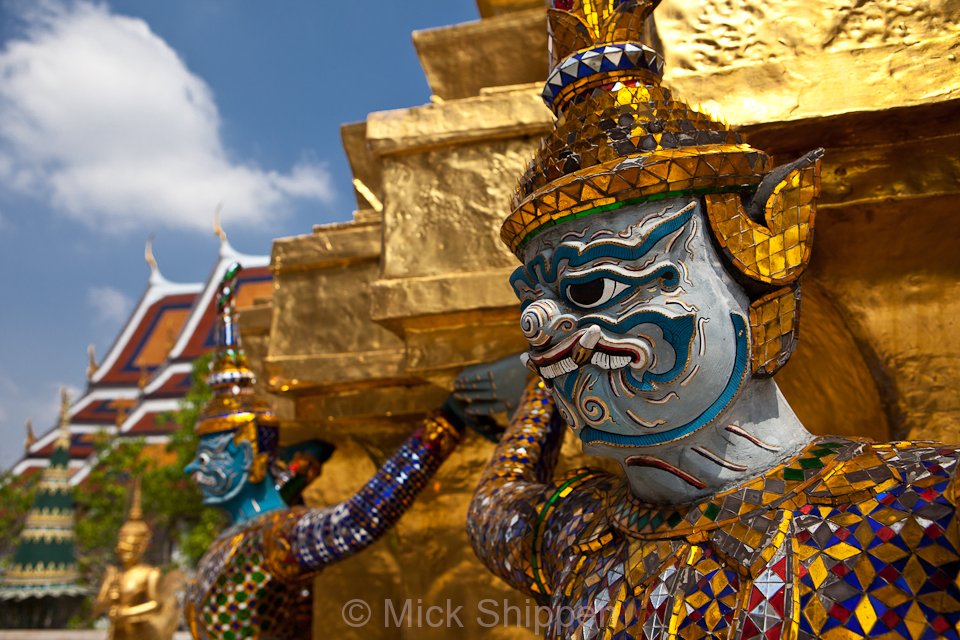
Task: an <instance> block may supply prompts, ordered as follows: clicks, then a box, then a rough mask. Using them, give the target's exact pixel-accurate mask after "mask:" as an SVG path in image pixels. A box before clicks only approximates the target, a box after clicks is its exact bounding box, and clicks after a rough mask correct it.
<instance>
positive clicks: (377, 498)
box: [265, 413, 463, 579]
mask: <svg viewBox="0 0 960 640" xmlns="http://www.w3.org/2000/svg"><path fill="white" fill-rule="evenodd" d="M462 431H463V426H462V425H461V424H460V423H459V420H458V419H457V418H456V417H455V416H452V415H448V414H446V413H438V414H436V415H433V416H430V417H428V418H426V419H424V421H423V424H422V425H421V426H420V427H419V428H418V429H417V430H416V431H415V432H414V433H413V435H411V436H410V437H409V438H407V440H406V442H404V443H403V445H401V446H400V448H399V449H397V451H396V452H394V454H393V455H392V456H390V458H389V459H388V460H387V461H386V462H385V463H384V464H383V466H382V467H380V469H379V470H378V471H377V472H376V474H374V476H373V477H372V478H371V479H370V480H369V481H368V482H367V484H366V485H364V486H363V488H361V489H360V490H359V491H358V492H357V493H356V494H354V495H353V497H351V498H350V499H348V500H346V501H344V502H341V503H340V504H337V505H332V506H329V507H325V508H322V509H307V508H303V507H300V508H296V509H290V510H288V512H287V513H286V514H285V517H282V518H280V519H278V521H277V522H276V524H275V525H274V527H273V529H272V530H271V532H270V534H269V535H268V536H267V539H266V541H265V547H266V556H267V565H268V567H269V569H270V571H271V572H272V573H273V574H274V575H277V576H280V577H282V578H284V579H296V578H303V577H308V576H310V575H311V574H314V573H317V572H319V571H321V570H322V569H323V568H324V567H326V566H327V565H328V564H332V563H334V562H337V561H339V560H342V559H343V558H345V557H347V556H350V555H353V554H354V553H357V552H358V551H361V550H363V549H365V548H366V547H368V546H369V545H370V544H372V543H373V542H374V541H375V540H377V538H379V537H380V536H382V535H383V534H384V533H386V532H387V530H389V529H390V527H392V526H393V525H394V524H395V523H396V522H397V520H399V519H400V516H402V515H403V514H404V512H405V511H406V510H407V509H408V508H409V507H410V505H411V504H412V503H413V500H414V499H415V498H416V496H417V494H418V493H420V491H421V490H422V489H423V488H424V487H425V486H426V485H427V482H428V481H429V480H430V478H431V477H432V476H433V474H434V473H435V472H436V470H437V469H438V468H439V467H440V464H441V463H442V462H443V461H444V460H446V458H447V457H448V456H449V455H450V453H451V452H452V451H453V450H454V449H455V448H456V446H457V444H458V443H459V442H460V438H461V433H462Z"/></svg>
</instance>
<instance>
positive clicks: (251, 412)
mask: <svg viewBox="0 0 960 640" xmlns="http://www.w3.org/2000/svg"><path fill="white" fill-rule="evenodd" d="M241 269H242V267H241V266H240V264H239V263H237V262H234V263H232V264H231V265H229V266H228V267H227V270H226V272H225V273H224V274H223V278H222V279H221V281H220V286H219V289H218V291H217V298H216V304H217V315H218V316H219V318H218V326H217V350H216V352H215V353H214V355H213V360H212V361H211V362H210V375H209V376H208V377H207V383H208V384H209V385H210V388H211V390H212V391H213V397H211V398H210V400H209V401H208V403H207V405H206V406H205V407H204V410H203V412H202V413H201V415H200V419H199V420H198V421H197V425H196V432H197V434H198V435H201V436H203V435H208V434H212V433H223V432H231V431H232V432H236V434H237V437H238V438H242V439H246V440H250V441H251V442H252V443H253V444H254V445H255V451H256V450H258V449H259V450H261V451H263V450H264V449H265V448H269V449H271V450H272V448H274V447H275V446H276V437H277V434H276V430H277V426H278V423H277V418H276V416H274V414H273V411H272V410H271V409H270V406H269V404H267V402H266V401H265V400H264V399H263V398H261V397H260V396H259V395H258V394H257V393H256V391H255V389H254V384H255V383H256V377H255V376H254V374H253V371H251V370H250V368H249V366H247V356H246V354H245V353H244V351H243V346H242V343H241V338H240V329H239V326H238V324H237V318H236V293H237V277H238V275H239V274H240V271H241ZM271 432H272V433H271ZM258 443H259V444H258Z"/></svg>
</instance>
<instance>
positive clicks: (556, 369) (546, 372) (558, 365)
mask: <svg viewBox="0 0 960 640" xmlns="http://www.w3.org/2000/svg"><path fill="white" fill-rule="evenodd" d="M576 370H577V363H576V362H574V361H573V358H564V359H563V360H561V361H559V362H554V363H553V364H551V365H547V366H546V367H543V368H542V369H540V375H541V376H543V377H544V378H547V379H552V378H556V377H557V376H562V375H563V374H565V373H570V372H571V371H576Z"/></svg>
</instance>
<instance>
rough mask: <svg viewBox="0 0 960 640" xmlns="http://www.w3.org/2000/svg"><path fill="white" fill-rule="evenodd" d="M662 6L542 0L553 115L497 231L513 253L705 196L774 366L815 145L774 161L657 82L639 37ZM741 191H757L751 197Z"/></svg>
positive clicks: (781, 350) (809, 194)
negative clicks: (631, 213) (657, 205)
mask: <svg viewBox="0 0 960 640" xmlns="http://www.w3.org/2000/svg"><path fill="white" fill-rule="evenodd" d="M659 1H660V0H552V2H551V6H550V8H548V10H547V25H548V30H549V36H550V58H551V69H552V70H551V72H550V75H549V77H548V79H547V83H546V85H545V87H544V90H543V94H542V96H543V99H544V101H545V102H546V103H547V105H548V106H549V107H550V108H551V109H553V111H554V113H555V114H556V115H557V121H556V123H555V125H554V128H553V130H552V131H551V132H550V133H549V134H548V135H547V136H546V137H545V138H544V139H543V141H542V142H541V144H540V148H539V149H538V151H537V153H536V155H535V156H534V158H533V160H532V161H531V162H530V165H529V166H528V168H527V170H526V171H525V172H524V174H523V176H522V177H521V178H520V184H519V185H518V187H517V191H516V193H515V195H514V198H513V202H512V207H511V211H512V213H511V214H510V215H509V216H508V217H507V219H506V220H505V221H504V223H503V226H502V228H501V230H500V235H501V238H502V239H503V241H504V243H506V244H507V246H508V247H509V248H510V250H511V251H513V252H514V253H515V254H516V255H517V256H518V257H520V256H521V252H522V249H523V246H524V244H525V243H526V242H528V241H529V240H530V239H531V238H533V237H534V236H536V235H537V234H538V233H540V232H542V231H544V230H545V229H548V228H550V227H551V226H553V225H556V224H559V223H560V222H564V221H567V220H574V219H577V218H580V217H584V216H587V215H594V214H597V213H603V212H605V211H611V210H614V209H618V208H620V207H623V206H627V205H631V204H636V203H640V202H648V201H652V200H659V199H664V198H671V197H677V196H685V195H693V196H702V197H703V199H704V202H705V205H706V210H707V215H708V217H709V219H710V226H711V230H712V232H713V234H714V236H715V237H716V238H717V241H718V244H719V245H720V247H721V249H722V250H723V253H724V255H725V256H726V258H727V259H728V261H729V262H730V263H731V264H732V265H733V266H734V267H735V270H736V271H737V272H738V273H739V274H741V275H742V276H743V277H744V279H745V280H746V281H748V282H747V284H748V289H750V290H751V293H753V294H755V295H756V294H759V295H760V296H761V297H762V299H763V300H764V302H762V303H760V301H757V302H755V306H756V305H757V304H758V303H759V304H760V306H759V307H758V308H757V309H754V308H751V318H752V319H753V316H754V315H756V316H757V322H759V323H760V324H759V325H758V326H757V327H758V328H755V332H754V338H755V339H754V371H755V372H756V373H759V374H762V375H770V374H772V373H773V372H774V371H776V370H777V369H778V368H779V367H780V366H782V365H783V364H784V363H785V362H786V359H787V358H788V357H789V355H790V353H791V352H792V351H793V348H794V345H795V340H796V316H797V312H796V305H797V302H798V300H799V289H798V288H797V284H796V280H797V278H798V277H799V276H800V274H801V273H802V272H803V270H804V268H805V267H806V265H807V263H808V261H809V259H810V245H811V242H812V237H813V217H814V206H815V201H816V198H817V195H818V194H819V186H820V179H819V176H820V174H819V159H820V156H821V152H820V151H817V152H814V153H811V154H807V155H806V156H804V157H803V158H801V159H800V160H798V161H797V162H795V163H793V164H791V165H788V166H787V167H781V168H778V169H773V167H772V164H771V162H770V159H769V157H768V156H767V155H766V154H765V153H764V152H762V151H760V150H758V149H754V148H752V147H751V146H749V145H748V144H745V143H744V142H743V141H742V140H741V138H740V135H739V134H738V133H737V132H736V131H733V130H731V129H730V128H729V127H727V125H725V124H724V123H722V122H717V121H716V120H714V119H713V118H711V117H710V116H709V115H707V114H704V113H701V112H699V111H696V110H695V109H693V108H691V107H690V106H689V105H687V104H686V103H685V102H683V101H680V100H678V99H676V98H675V97H674V96H673V95H672V93H671V92H670V90H669V89H667V88H665V87H662V86H661V85H660V79H661V77H662V75H663V57H662V56H661V55H660V53H659V52H657V51H655V50H654V49H652V48H650V47H649V46H647V45H645V44H642V43H641V40H642V39H643V29H644V23H645V22H646V20H647V18H648V17H649V16H650V14H651V13H652V12H653V10H654V9H655V8H656V6H657V4H659ZM744 196H752V197H753V202H752V203H751V204H750V205H749V206H745V205H744ZM748 199H749V198H748ZM754 284H755V285H757V287H754V286H753V285H754ZM774 289H776V290H774ZM764 294H767V295H764ZM761 307H762V308H761ZM761 343H762V344H761ZM763 345H765V346H763Z"/></svg>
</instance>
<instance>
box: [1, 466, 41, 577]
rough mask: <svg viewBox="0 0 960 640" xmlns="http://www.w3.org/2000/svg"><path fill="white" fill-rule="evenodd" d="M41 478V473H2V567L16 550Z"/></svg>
mask: <svg viewBox="0 0 960 640" xmlns="http://www.w3.org/2000/svg"><path fill="white" fill-rule="evenodd" d="M39 479H40V474H33V475H30V476H28V477H26V478H18V477H16V476H14V475H13V474H12V473H10V472H9V471H5V472H3V473H0V569H2V568H5V567H6V565H7V563H8V562H9V561H10V559H11V557H12V556H13V552H14V551H15V550H16V546H17V539H18V538H19V536H20V530H21V529H23V522H24V520H25V519H26V517H27V512H28V511H29V510H30V505H32V504H33V496H34V494H35V493H36V487H37V482H38V481H39Z"/></svg>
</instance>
